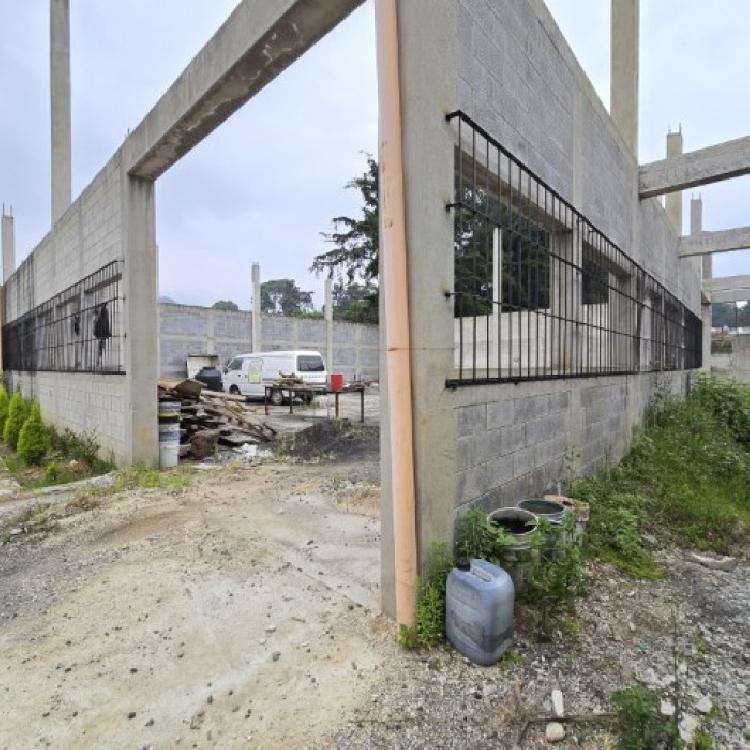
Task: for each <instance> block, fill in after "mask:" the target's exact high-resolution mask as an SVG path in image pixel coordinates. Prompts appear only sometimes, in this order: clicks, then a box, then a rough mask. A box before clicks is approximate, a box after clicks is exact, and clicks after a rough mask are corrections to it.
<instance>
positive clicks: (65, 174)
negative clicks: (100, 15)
mask: <svg viewBox="0 0 750 750" xmlns="http://www.w3.org/2000/svg"><path fill="white" fill-rule="evenodd" d="M49 17H50V52H49V65H50V114H51V116H52V121H51V134H52V135H51V148H52V226H54V225H55V222H56V221H57V220H58V219H59V218H60V217H61V216H62V215H63V214H64V213H65V212H66V211H67V210H68V207H69V206H70V194H71V189H72V188H71V185H72V179H71V145H70V7H69V0H50V14H49Z"/></svg>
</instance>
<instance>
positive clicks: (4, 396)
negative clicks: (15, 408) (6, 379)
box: [0, 384, 10, 435]
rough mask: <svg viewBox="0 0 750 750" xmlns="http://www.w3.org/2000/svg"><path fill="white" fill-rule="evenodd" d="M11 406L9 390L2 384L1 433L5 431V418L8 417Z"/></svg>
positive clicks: (0, 403)
mask: <svg viewBox="0 0 750 750" xmlns="http://www.w3.org/2000/svg"><path fill="white" fill-rule="evenodd" d="M9 406H10V398H9V397H8V391H6V390H5V386H4V385H2V384H0V435H2V433H3V428H4V427H5V420H6V419H7V418H8V407H9Z"/></svg>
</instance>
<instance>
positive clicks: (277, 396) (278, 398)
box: [271, 391, 284, 406]
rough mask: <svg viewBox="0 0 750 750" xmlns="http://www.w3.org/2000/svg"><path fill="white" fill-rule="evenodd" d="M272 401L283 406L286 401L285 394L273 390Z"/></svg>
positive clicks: (275, 404)
mask: <svg viewBox="0 0 750 750" xmlns="http://www.w3.org/2000/svg"><path fill="white" fill-rule="evenodd" d="M271 403H272V404H273V405H274V406H281V405H282V404H283V403H284V394H283V393H282V392H281V391H273V392H272V393H271Z"/></svg>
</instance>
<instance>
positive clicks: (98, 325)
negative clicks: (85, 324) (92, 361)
mask: <svg viewBox="0 0 750 750" xmlns="http://www.w3.org/2000/svg"><path fill="white" fill-rule="evenodd" d="M95 316H96V317H95V318H94V337H95V338H96V339H97V341H98V342H99V357H101V356H102V352H103V351H104V349H105V348H106V346H107V339H110V338H112V329H111V327H110V325H109V311H108V310H107V303H106V302H105V303H104V304H102V305H101V306H100V307H99V309H98V310H97V311H96V313H95Z"/></svg>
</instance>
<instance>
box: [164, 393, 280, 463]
mask: <svg viewBox="0 0 750 750" xmlns="http://www.w3.org/2000/svg"><path fill="white" fill-rule="evenodd" d="M158 397H159V401H160V403H163V402H176V401H179V402H180V405H181V408H180V413H179V419H180V457H181V458H185V457H188V456H189V457H191V458H196V459H203V458H206V457H207V456H210V455H212V454H213V453H214V451H215V450H216V445H217V443H218V444H220V445H226V446H229V447H232V448H237V447H239V446H243V445H248V444H251V445H257V444H258V443H264V442H270V441H272V440H274V439H275V438H276V430H275V429H274V428H273V427H271V425H269V424H268V423H267V422H264V421H263V420H262V419H260V418H259V417H258V416H257V415H256V412H255V409H254V408H253V407H251V406H250V405H249V404H247V403H246V400H245V397H244V396H234V395H232V394H229V393H218V392H216V391H209V390H206V389H205V388H204V386H203V384H202V383H201V382H199V381H197V380H190V379H185V380H173V379H162V380H159V383H158Z"/></svg>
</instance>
